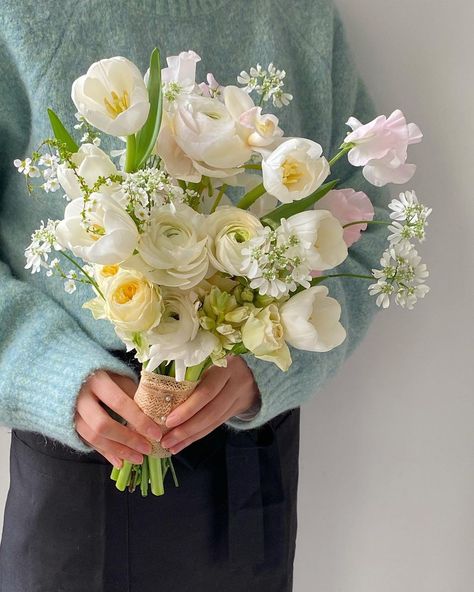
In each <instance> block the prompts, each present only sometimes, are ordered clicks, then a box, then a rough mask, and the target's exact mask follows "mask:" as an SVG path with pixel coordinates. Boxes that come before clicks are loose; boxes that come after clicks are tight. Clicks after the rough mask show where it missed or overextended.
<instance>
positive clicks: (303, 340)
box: [280, 286, 346, 352]
mask: <svg viewBox="0 0 474 592" xmlns="http://www.w3.org/2000/svg"><path fill="white" fill-rule="evenodd" d="M280 317H281V323H282V325H283V329H284V336H285V340H286V341H287V342H288V343H289V344H290V345H292V346H293V347H296V348H297V349H302V350H306V351H313V352H327V351H330V350H331V349H333V348H335V347H337V346H338V345H340V344H341V343H342V342H343V341H344V340H345V338H346V331H345V329H344V327H343V326H342V325H341V323H340V322H339V319H340V317H341V306H340V304H339V302H338V301H337V300H335V299H334V298H330V297H329V296H328V289H327V288H326V286H313V287H312V288H308V289H307V290H303V291H302V292H299V293H298V294H295V296H292V297H291V298H290V299H289V300H288V301H287V302H285V303H284V304H283V305H282V306H281V307H280Z"/></svg>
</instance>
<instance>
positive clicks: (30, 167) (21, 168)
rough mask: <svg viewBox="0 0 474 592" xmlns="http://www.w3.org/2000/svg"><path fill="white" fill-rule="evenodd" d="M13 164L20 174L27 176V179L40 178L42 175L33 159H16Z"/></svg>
mask: <svg viewBox="0 0 474 592" xmlns="http://www.w3.org/2000/svg"><path fill="white" fill-rule="evenodd" d="M13 164H14V165H15V167H16V168H17V169H18V172H19V173H22V174H23V175H25V177H39V176H40V174H41V173H40V170H39V168H38V167H37V166H36V165H35V164H33V162H32V160H31V158H25V160H20V159H18V158H16V159H15V160H14V161H13Z"/></svg>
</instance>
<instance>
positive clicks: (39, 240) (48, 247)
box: [25, 220, 62, 273]
mask: <svg viewBox="0 0 474 592" xmlns="http://www.w3.org/2000/svg"><path fill="white" fill-rule="evenodd" d="M58 224H59V220H48V222H47V223H46V225H45V223H44V221H43V220H41V226H40V227H39V228H38V230H35V231H34V232H33V234H32V235H31V243H30V245H29V246H28V247H27V249H26V250H25V257H26V265H25V269H31V273H38V272H39V271H40V269H41V268H45V269H49V268H50V267H51V266H53V267H54V266H55V265H56V263H55V262H56V261H57V260H56V259H54V260H53V261H52V262H51V263H48V259H49V255H50V253H51V251H52V250H55V251H60V250H61V249H62V247H61V246H60V245H59V243H58V242H57V239H56V228H57V225H58Z"/></svg>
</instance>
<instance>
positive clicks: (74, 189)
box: [14, 50, 430, 495]
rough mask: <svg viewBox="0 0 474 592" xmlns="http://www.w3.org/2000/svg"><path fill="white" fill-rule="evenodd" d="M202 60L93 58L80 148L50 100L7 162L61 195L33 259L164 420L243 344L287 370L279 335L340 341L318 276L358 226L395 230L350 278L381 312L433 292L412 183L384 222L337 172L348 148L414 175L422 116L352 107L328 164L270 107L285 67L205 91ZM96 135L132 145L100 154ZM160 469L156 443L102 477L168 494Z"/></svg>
mask: <svg viewBox="0 0 474 592" xmlns="http://www.w3.org/2000/svg"><path fill="white" fill-rule="evenodd" d="M199 60H200V58H199V56H198V55H197V54H196V53H195V52H193V51H188V52H183V53H181V54H180V55H179V56H172V57H168V58H167V64H168V66H167V67H165V68H164V69H161V65H160V56H159V52H158V50H154V51H153V53H152V55H151V60H150V68H149V70H148V72H147V73H146V75H145V77H143V76H142V74H141V73H140V71H139V69H138V68H137V67H136V66H135V65H134V64H133V63H131V62H130V61H129V60H127V59H125V58H123V57H114V58H111V59H104V60H101V61H99V62H97V63H95V64H93V65H92V66H91V67H90V68H89V70H88V71H87V73H86V74H85V75H84V76H81V77H80V78H79V79H77V80H76V81H75V82H74V84H73V86H72V100H73V102H74V104H75V106H76V109H77V114H76V118H77V120H78V123H77V124H76V125H75V128H76V129H77V130H80V131H81V134H82V138H81V140H80V143H79V144H78V143H76V140H74V139H73V137H72V135H71V134H70V133H69V132H68V131H67V130H66V128H65V127H64V125H63V124H62V122H61V121H60V119H59V118H58V116H57V115H56V114H55V113H54V112H53V111H49V118H50V121H51V125H52V130H53V133H54V137H53V138H50V139H47V140H45V141H44V142H43V143H42V144H41V146H40V147H39V148H38V149H37V151H35V152H34V154H33V155H32V157H31V158H27V159H25V160H22V161H20V160H16V161H15V163H14V164H15V165H16V166H17V168H18V170H19V172H20V173H22V174H24V175H25V176H26V178H27V184H28V187H29V189H30V190H33V188H34V180H35V178H37V180H38V181H39V183H38V184H39V185H40V186H41V188H42V189H43V190H44V191H45V192H47V193H48V192H54V191H56V190H58V189H59V188H62V190H63V191H64V192H65V198H66V199H67V201H68V203H67V205H66V207H65V211H64V217H63V219H61V220H48V221H47V222H46V223H45V222H42V223H41V227H40V228H39V229H38V230H36V231H35V232H34V233H33V235H32V242H31V244H30V245H29V246H28V248H27V249H26V258H27V263H26V266H25V267H26V268H31V271H32V273H36V272H39V271H40V270H44V271H45V272H46V274H47V275H48V276H59V277H60V278H62V279H63V280H64V282H65V284H64V285H65V289H66V291H67V292H73V291H74V290H75V289H76V286H77V284H78V283H82V284H89V285H90V286H91V287H92V290H93V292H94V297H93V298H92V299H91V300H89V301H88V302H86V303H85V304H84V305H83V306H84V307H85V308H88V309H89V310H90V311H91V313H92V314H93V315H94V317H95V318H96V319H106V320H107V321H109V322H111V323H112V324H113V326H114V328H115V331H116V333H117V335H118V336H119V337H120V339H121V340H122V341H123V342H124V344H125V345H126V347H127V350H128V351H131V350H134V351H135V356H136V358H137V359H138V360H139V361H140V363H141V364H142V367H143V373H142V379H141V382H140V385H139V387H138V390H137V394H136V396H135V400H136V401H137V403H138V404H139V405H140V407H141V408H142V409H143V411H144V412H145V413H146V414H147V415H149V416H150V417H152V418H153V419H154V420H155V421H156V422H158V423H160V424H161V425H162V426H163V429H164V430H166V427H165V425H164V423H165V420H166V416H167V414H168V413H169V412H170V411H171V410H172V409H174V408H175V407H176V406H177V405H179V404H180V403H181V402H183V401H184V400H185V399H186V398H187V397H188V396H189V394H190V393H191V392H192V389H193V387H194V386H195V384H196V382H197V381H198V380H199V378H200V376H201V374H202V373H203V371H204V370H205V369H206V368H207V367H209V366H210V365H211V364H216V365H225V364H226V360H227V358H228V356H232V355H239V354H243V353H250V354H252V355H254V356H256V357H257V358H260V359H262V360H266V361H268V362H273V363H274V364H276V366H278V368H279V369H280V370H282V371H285V370H287V369H288V368H289V366H290V365H291V362H292V360H291V353H290V348H289V346H292V347H294V348H299V349H304V350H308V351H313V352H327V351H329V350H331V349H333V348H335V347H337V346H338V345H340V344H341V343H342V342H343V341H344V339H345V337H346V332H345V329H344V328H343V326H342V325H341V323H340V315H341V307H340V305H339V303H338V302H337V301H336V300H335V299H334V298H331V297H330V296H329V290H328V288H327V287H326V286H325V285H322V283H323V282H325V281H326V280H330V278H333V277H341V276H343V277H348V278H350V277H351V274H341V273H328V271H329V270H332V269H334V268H335V267H337V266H338V265H340V264H341V263H342V262H343V261H344V260H345V259H346V258H347V256H348V248H349V247H350V246H351V245H352V244H353V243H354V242H355V241H356V240H358V239H359V238H360V236H361V231H363V230H365V229H366V228H367V225H368V224H387V225H389V228H390V230H391V234H390V236H389V238H388V240H389V244H388V247H387V250H386V252H385V253H383V255H382V259H381V268H380V269H377V270H372V271H370V270H368V273H367V275H353V276H352V277H353V278H354V279H355V281H360V280H361V279H366V280H369V281H370V284H368V287H369V290H370V293H371V294H373V295H375V296H376V297H377V299H376V303H377V305H379V306H383V307H387V306H388V305H389V303H390V298H391V297H392V296H393V297H394V299H395V301H396V303H397V304H399V305H401V306H402V307H406V308H412V307H413V305H414V303H415V302H416V300H417V299H418V298H420V297H423V296H424V295H425V294H426V292H427V291H428V288H427V286H426V284H425V279H426V277H427V275H428V273H427V271H426V266H425V265H424V264H422V263H420V258H419V256H418V254H417V252H416V251H415V249H414V247H413V245H412V239H418V240H420V241H421V240H423V239H424V236H425V226H426V219H427V217H428V215H429V213H430V210H429V209H427V208H426V207H424V206H423V205H421V204H420V203H418V200H417V198H416V195H415V193H414V192H406V193H403V194H401V196H400V199H399V200H393V201H392V203H391V204H390V208H391V210H393V213H392V214H391V218H392V220H391V221H388V220H373V217H374V209H373V207H372V204H371V202H370V199H369V198H368V197H367V195H365V194H364V193H362V192H360V191H359V192H356V191H354V190H353V189H350V188H345V189H338V180H337V179H330V176H331V167H332V166H333V165H334V163H335V162H337V161H338V160H339V159H340V158H342V157H344V156H345V155H347V156H348V159H349V162H350V163H351V164H352V165H353V166H354V167H363V175H364V176H365V178H366V179H367V180H368V181H369V182H370V183H372V184H373V185H375V186H382V185H385V184H387V183H389V182H392V183H405V182H407V181H408V180H409V179H410V178H411V177H412V175H413V174H414V170H415V167H414V165H411V164H407V163H406V160H407V147H408V145H410V144H412V143H415V142H419V141H420V140H421V137H422V135H421V132H420V130H419V129H418V127H417V126H416V125H414V124H407V122H406V120H405V117H404V115H403V113H402V112H401V111H395V112H394V113H393V114H392V115H391V116H390V117H389V118H388V119H387V118H386V117H384V116H380V117H377V118H376V119H375V120H374V121H372V122H369V123H366V124H363V123H361V122H360V121H358V120H356V119H355V118H350V119H349V121H348V125H349V126H350V128H351V129H352V131H351V132H350V133H348V135H347V137H346V138H345V139H344V141H343V143H342V145H341V147H340V150H339V152H338V153H337V154H335V155H333V156H332V158H330V159H327V158H326V157H325V156H324V154H323V149H322V147H321V146H320V145H319V144H317V143H316V142H314V141H312V140H309V139H306V138H298V137H285V135H284V132H283V130H282V129H281V128H280V127H279V120H278V118H277V116H276V115H275V114H273V113H270V112H266V110H267V109H265V112H264V107H265V108H267V107H270V106H274V107H276V108H282V107H285V106H287V105H288V104H289V103H290V101H291V100H292V96H291V95H290V94H288V93H287V92H285V90H284V79H285V72H284V71H281V70H278V69H277V68H276V67H275V66H274V65H273V64H270V65H269V66H268V68H266V69H263V68H262V67H261V66H260V65H257V66H256V67H252V68H251V69H250V71H249V73H247V72H241V73H240V75H239V76H238V77H237V83H238V84H239V85H240V86H238V85H228V86H222V85H220V84H219V83H218V82H217V81H216V80H215V78H214V76H213V75H212V74H208V75H207V81H206V82H202V83H200V84H197V83H196V64H197V62H198V61H199ZM254 98H255V99H258V101H257V104H256V103H255V101H254ZM101 132H102V133H104V134H108V135H109V136H112V137H114V138H119V139H120V140H121V141H124V142H126V147H125V148H122V149H119V150H112V151H110V154H107V153H106V152H104V151H103V150H102V149H101V148H100V147H99V146H100V144H101ZM114 159H115V160H114ZM231 198H232V199H231ZM53 254H54V255H55V256H53ZM168 470H169V471H170V473H171V474H172V476H173V477H174V479H175V482H176V475H175V471H174V469H173V464H172V462H171V454H170V453H169V451H167V450H166V449H163V448H162V447H161V446H160V445H159V443H153V452H152V454H150V455H148V456H145V457H144V462H143V464H142V465H133V464H132V463H129V462H124V463H123V466H122V467H121V468H120V469H118V468H114V469H113V471H112V478H113V479H115V480H116V484H117V487H118V488H119V489H121V490H124V489H125V488H126V487H128V488H129V489H130V490H134V489H135V487H137V486H139V487H140V489H141V492H142V494H143V495H146V494H147V493H148V490H149V487H151V491H152V493H153V494H155V495H160V494H162V493H163V492H164V482H163V480H164V477H165V475H166V473H167V471H168Z"/></svg>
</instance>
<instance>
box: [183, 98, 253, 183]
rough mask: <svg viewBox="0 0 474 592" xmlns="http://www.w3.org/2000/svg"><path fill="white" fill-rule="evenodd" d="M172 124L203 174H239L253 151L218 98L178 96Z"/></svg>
mask: <svg viewBox="0 0 474 592" xmlns="http://www.w3.org/2000/svg"><path fill="white" fill-rule="evenodd" d="M172 128H173V131H174V134H175V139H176V143H177V144H178V146H180V148H181V149H182V150H183V152H184V153H185V154H186V155H187V156H188V157H189V158H191V159H192V160H193V164H194V166H195V168H196V169H197V170H198V171H199V172H201V173H202V174H203V175H208V176H211V177H225V176H229V175H232V174H235V173H237V172H239V170H238V169H237V167H241V166H242V165H243V164H244V163H245V162H247V160H249V158H250V156H251V154H252V151H251V149H250V148H249V146H248V145H247V144H246V143H245V142H244V141H243V140H242V138H241V137H240V136H239V134H238V131H237V129H236V124H235V121H234V119H233V118H232V116H231V115H230V113H229V112H228V110H227V109H226V107H225V105H223V104H222V103H221V102H220V101H219V100H218V99H213V98H209V97H201V96H197V95H189V96H186V95H183V96H181V97H178V99H177V100H176V110H175V112H174V113H173V115H172Z"/></svg>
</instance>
